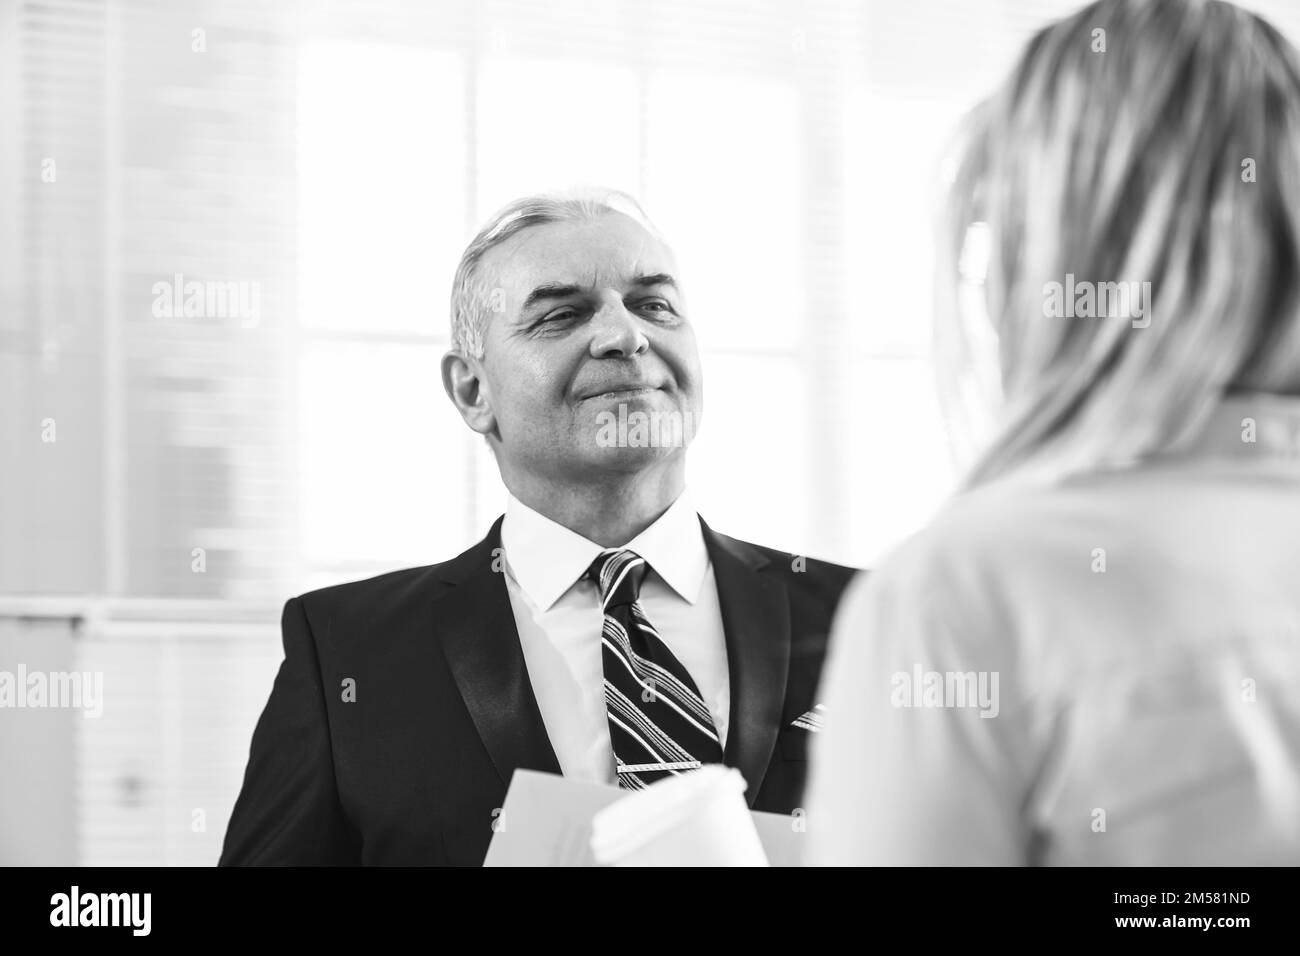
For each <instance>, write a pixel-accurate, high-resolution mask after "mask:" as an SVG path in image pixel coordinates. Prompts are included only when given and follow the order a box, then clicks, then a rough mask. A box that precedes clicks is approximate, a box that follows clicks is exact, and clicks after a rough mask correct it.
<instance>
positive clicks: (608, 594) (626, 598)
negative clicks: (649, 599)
mask: <svg viewBox="0 0 1300 956" xmlns="http://www.w3.org/2000/svg"><path fill="white" fill-rule="evenodd" d="M647 567H648V566H647V565H646V563H645V558H643V557H641V555H639V554H637V553H636V552H635V551H628V550H627V549H626V548H607V549H606V550H604V551H602V552H600V554H598V555H596V560H595V561H592V562H591V567H589V568H588V569H587V577H588V578H590V579H591V580H592V581H595V582H596V586H597V587H598V588H600V602H601V604H603V605H604V606H605V609H606V610H608V609H609V608H611V607H618V606H620V605H623V604H631V603H632V602H633V601H635V600H636V599H637V597H638V596H639V595H640V594H641V582H642V581H644V580H645V574H646V570H647Z"/></svg>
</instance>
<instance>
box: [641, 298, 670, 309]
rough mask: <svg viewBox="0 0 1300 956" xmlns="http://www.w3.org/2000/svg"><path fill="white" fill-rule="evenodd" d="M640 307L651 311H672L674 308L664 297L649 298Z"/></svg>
mask: <svg viewBox="0 0 1300 956" xmlns="http://www.w3.org/2000/svg"><path fill="white" fill-rule="evenodd" d="M639 308H642V309H646V310H648V311H650V312H671V311H672V310H673V307H672V306H671V305H669V304H668V303H667V302H665V301H664V300H663V299H647V300H646V301H644V302H642V303H641V304H640V306H639Z"/></svg>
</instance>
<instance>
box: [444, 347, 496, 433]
mask: <svg viewBox="0 0 1300 956" xmlns="http://www.w3.org/2000/svg"><path fill="white" fill-rule="evenodd" d="M442 387H443V388H444V389H446V391H447V397H448V398H450V399H451V403H452V404H453V405H455V406H456V411H458V412H460V417H461V418H463V419H465V424H466V425H468V426H469V427H470V428H472V429H474V431H476V432H478V433H479V434H480V435H494V434H496V429H497V417H496V414H495V413H494V412H493V411H492V396H491V393H490V392H489V390H488V387H487V383H486V382H485V381H484V380H483V365H482V363H481V362H479V361H478V360H477V359H473V358H468V357H466V356H464V355H461V354H460V353H459V352H455V351H453V352H448V353H447V354H446V355H444V356H443V357H442Z"/></svg>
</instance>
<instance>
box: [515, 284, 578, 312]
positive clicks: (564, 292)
mask: <svg viewBox="0 0 1300 956" xmlns="http://www.w3.org/2000/svg"><path fill="white" fill-rule="evenodd" d="M582 291H583V289H582V287H581V286H576V285H562V284H560V283H555V282H548V283H546V284H544V285H539V286H538V287H537V288H535V289H534V290H533V291H532V292H530V293H528V298H526V299H524V304H523V308H522V309H521V310H520V311H522V312H526V311H528V310H529V309H531V308H532V307H533V306H535V305H536V304H537V303H538V302H546V301H548V300H550V299H567V298H568V297H569V296H571V295H577V294H578V293H580V292H582Z"/></svg>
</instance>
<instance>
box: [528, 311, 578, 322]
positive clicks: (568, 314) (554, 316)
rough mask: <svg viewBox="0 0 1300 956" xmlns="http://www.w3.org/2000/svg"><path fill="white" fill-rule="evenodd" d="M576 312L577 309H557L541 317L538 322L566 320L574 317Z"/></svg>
mask: <svg viewBox="0 0 1300 956" xmlns="http://www.w3.org/2000/svg"><path fill="white" fill-rule="evenodd" d="M577 314H578V313H577V311H576V310H574V309H558V310H556V311H555V312H552V313H551V314H550V315H548V316H546V317H545V318H543V319H542V321H541V322H540V323H538V324H539V325H545V324H547V323H549V322H568V321H569V320H570V319H572V318H575V317H576V316H577Z"/></svg>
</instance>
